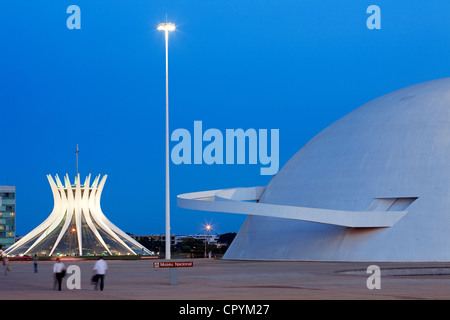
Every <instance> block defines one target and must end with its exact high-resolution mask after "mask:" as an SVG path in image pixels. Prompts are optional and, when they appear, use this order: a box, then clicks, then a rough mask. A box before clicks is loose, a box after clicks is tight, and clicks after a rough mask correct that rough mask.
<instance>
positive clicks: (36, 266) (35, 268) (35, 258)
mask: <svg viewBox="0 0 450 320" xmlns="http://www.w3.org/2000/svg"><path fill="white" fill-rule="evenodd" d="M33 261H34V263H33V264H34V273H37V272H38V261H39V258H38V256H37V254H34V257H33Z"/></svg>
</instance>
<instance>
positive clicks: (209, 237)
mask: <svg viewBox="0 0 450 320" xmlns="http://www.w3.org/2000/svg"><path fill="white" fill-rule="evenodd" d="M175 237H176V242H177V243H179V242H182V241H183V240H184V239H187V238H193V239H197V240H202V241H203V242H205V241H206V242H207V243H208V244H217V240H218V239H219V236H218V235H217V234H209V233H208V234H205V233H198V234H190V235H179V236H175Z"/></svg>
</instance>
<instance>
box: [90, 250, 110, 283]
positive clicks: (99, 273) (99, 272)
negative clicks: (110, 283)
mask: <svg viewBox="0 0 450 320" xmlns="http://www.w3.org/2000/svg"><path fill="white" fill-rule="evenodd" d="M106 270H108V264H107V263H106V262H105V260H103V256H100V257H99V258H98V260H97V262H95V265H94V270H93V273H94V275H93V277H92V282H93V283H94V284H95V290H98V284H99V282H100V290H101V291H103V288H104V286H105V274H106Z"/></svg>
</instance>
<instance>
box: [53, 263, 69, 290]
mask: <svg viewBox="0 0 450 320" xmlns="http://www.w3.org/2000/svg"><path fill="white" fill-rule="evenodd" d="M65 275H66V266H65V265H64V263H62V262H61V259H59V258H56V262H55V263H54V264H53V278H54V279H55V281H54V283H53V290H55V287H56V283H58V291H61V283H62V279H63V278H64V276H65Z"/></svg>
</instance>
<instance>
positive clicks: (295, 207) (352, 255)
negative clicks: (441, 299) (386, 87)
mask: <svg viewBox="0 0 450 320" xmlns="http://www.w3.org/2000/svg"><path fill="white" fill-rule="evenodd" d="M236 190H237V189H236ZM255 190H256V189H255ZM236 192H237V191H235V193H236ZM255 192H256V194H257V193H258V192H257V191H255ZM223 194H224V192H223V191H222V192H221V193H220V194H218V195H219V196H220V195H223ZM255 197H256V198H255ZM234 198H235V199H238V198H239V199H238V200H243V199H242V197H234ZM253 198H255V199H256V200H259V201H258V203H257V204H255V207H254V209H253V208H252V209H248V211H247V214H248V217H247V219H246V221H245V222H244V224H243V226H242V227H241V230H240V231H239V233H238V235H237V236H236V238H235V240H234V241H233V243H232V245H231V246H230V248H229V249H228V251H227V253H226V255H225V257H224V258H228V259H244V260H249V259H250V260H253V259H255V260H296V261H450V78H446V79H440V80H434V81H429V82H425V83H421V84H417V85H413V86H410V87H407V88H404V89H400V90H397V91H395V92H392V93H389V94H386V95H384V96H381V97H379V98H377V99H375V100H373V101H370V102H368V103H366V104H364V105H362V106H361V107H359V108H357V109H356V110H354V111H352V112H350V113H349V114H347V115H346V116H344V117H343V118H341V119H339V120H338V121H336V122H334V123H333V124H331V125H330V126H329V127H327V128H325V129H324V130H323V131H322V132H320V133H319V134H318V135H317V136H315V137H314V138H313V139H311V141H309V142H308V143H307V144H306V145H305V146H304V147H303V148H301V149H300V150H299V151H298V152H297V153H296V154H295V155H294V156H293V157H292V158H291V159H290V160H289V161H288V162H287V163H286V164H285V165H284V166H283V168H282V169H281V170H280V171H279V172H278V173H277V174H276V175H275V176H274V177H273V179H272V180H271V181H270V183H269V184H268V185H267V187H265V188H264V189H260V190H259V195H255V196H253ZM230 199H232V197H230ZM255 199H253V200H255ZM191 200H192V199H191ZM197 202H198V201H197ZM203 202H206V201H203ZM240 202H242V205H245V206H247V204H245V203H244V202H243V201H240ZM217 203H219V201H217ZM256 206H260V207H259V208H261V209H262V210H260V211H261V212H258V209H257V207H256ZM208 210H212V209H211V208H209V209H208ZM216 211H219V210H216ZM223 211H225V212H231V210H223ZM243 211H244V210H243ZM284 212H287V213H284ZM289 212H290V213H289ZM238 213H245V212H238ZM322 215H323V217H322ZM375 220H376V222H373V221H375ZM388 220H389V221H388Z"/></svg>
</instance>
